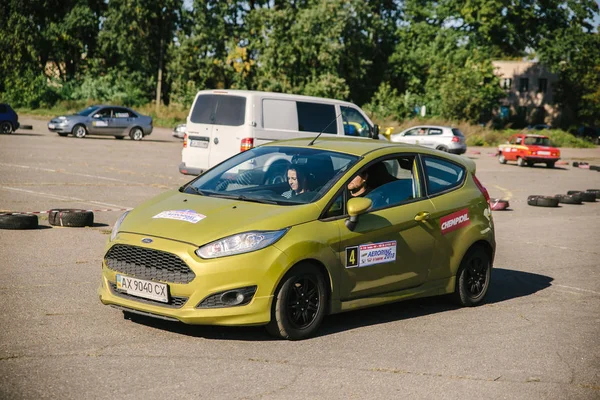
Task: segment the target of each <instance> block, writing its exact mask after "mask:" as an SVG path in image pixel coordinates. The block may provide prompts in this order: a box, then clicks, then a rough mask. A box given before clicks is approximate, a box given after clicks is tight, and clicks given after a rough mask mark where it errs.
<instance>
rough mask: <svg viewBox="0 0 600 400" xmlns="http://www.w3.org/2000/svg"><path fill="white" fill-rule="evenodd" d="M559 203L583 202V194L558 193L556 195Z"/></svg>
mask: <svg viewBox="0 0 600 400" xmlns="http://www.w3.org/2000/svg"><path fill="white" fill-rule="evenodd" d="M555 197H556V198H557V199H558V202H559V203H563V204H581V196H579V195H578V194H557V195H556V196H555Z"/></svg>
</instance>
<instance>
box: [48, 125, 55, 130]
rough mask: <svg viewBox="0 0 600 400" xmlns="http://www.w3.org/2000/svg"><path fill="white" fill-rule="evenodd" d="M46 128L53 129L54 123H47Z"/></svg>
mask: <svg viewBox="0 0 600 400" xmlns="http://www.w3.org/2000/svg"><path fill="white" fill-rule="evenodd" d="M48 128H50V129H54V128H56V125H54V124H48Z"/></svg>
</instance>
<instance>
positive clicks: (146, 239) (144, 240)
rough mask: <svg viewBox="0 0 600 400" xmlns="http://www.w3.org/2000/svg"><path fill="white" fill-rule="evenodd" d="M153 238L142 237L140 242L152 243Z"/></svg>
mask: <svg viewBox="0 0 600 400" xmlns="http://www.w3.org/2000/svg"><path fill="white" fill-rule="evenodd" d="M153 241H154V240H152V239H150V238H143V239H142V243H152V242H153Z"/></svg>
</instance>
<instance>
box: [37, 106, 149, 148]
mask: <svg viewBox="0 0 600 400" xmlns="http://www.w3.org/2000/svg"><path fill="white" fill-rule="evenodd" d="M48 129H49V130H50V131H51V132H56V133H58V135H59V136H67V135H69V134H72V135H73V136H75V137H76V138H80V139H81V138H84V137H86V136H88V135H103V136H114V137H115V138H117V139H123V138H124V137H125V136H129V137H130V138H131V139H133V140H142V138H143V137H144V136H148V135H150V134H151V133H152V117H149V116H146V115H142V114H140V113H138V112H135V111H133V110H132V109H130V108H127V107H121V106H110V105H96V106H90V107H88V108H86V109H85V110H82V111H79V112H78V113H77V114H74V115H67V116H60V117H56V118H53V119H52V120H51V121H50V122H49V123H48Z"/></svg>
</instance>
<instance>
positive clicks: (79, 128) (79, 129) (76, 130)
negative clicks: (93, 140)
mask: <svg viewBox="0 0 600 400" xmlns="http://www.w3.org/2000/svg"><path fill="white" fill-rule="evenodd" d="M71 133H73V136H75V137H76V138H78V139H82V138H84V137H85V135H87V129H85V126H83V125H81V124H78V125H75V126H74V127H73V130H72V131H71Z"/></svg>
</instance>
